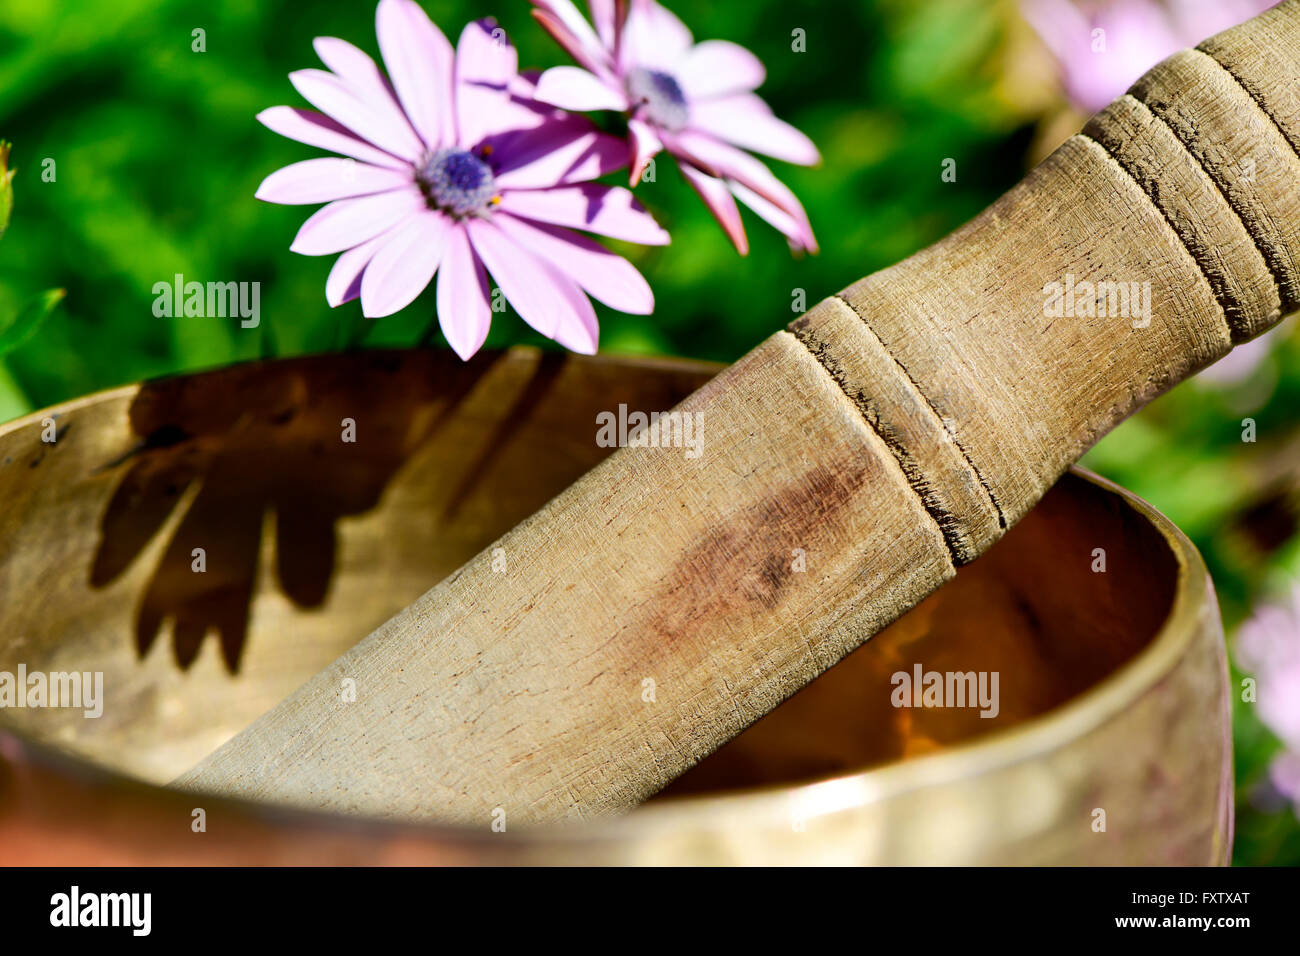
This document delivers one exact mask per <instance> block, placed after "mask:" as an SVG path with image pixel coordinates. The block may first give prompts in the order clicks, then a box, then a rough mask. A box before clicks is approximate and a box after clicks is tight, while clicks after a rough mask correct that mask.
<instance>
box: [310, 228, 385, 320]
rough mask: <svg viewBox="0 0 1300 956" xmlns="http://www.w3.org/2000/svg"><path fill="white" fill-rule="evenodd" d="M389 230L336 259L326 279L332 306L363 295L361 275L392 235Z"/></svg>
mask: <svg viewBox="0 0 1300 956" xmlns="http://www.w3.org/2000/svg"><path fill="white" fill-rule="evenodd" d="M391 232H392V231H391V230H389V232H386V233H383V234H382V235H378V236H375V238H373V239H368V240H366V241H365V242H363V243H361V245H359V246H354V247H353V248H351V249H349V250H348V251H347V252H345V253H343V255H341V256H339V257H338V259H336V260H335V261H334V266H333V268H331V269H330V274H329V278H327V279H326V280H325V301H326V302H328V303H329V304H330V307H331V308H337V307H338V306H340V305H342V304H343V303H344V302H351V301H352V300H353V299H355V298H357V297H358V296H359V295H361V275H362V273H364V272H365V271H366V266H368V265H369V264H370V260H371V259H373V258H374V257H375V253H376V252H378V251H379V250H380V248H382V247H383V245H384V243H385V242H387V241H388V237H389V236H390V235H391Z"/></svg>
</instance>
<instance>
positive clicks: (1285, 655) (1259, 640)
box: [1235, 587, 1300, 814]
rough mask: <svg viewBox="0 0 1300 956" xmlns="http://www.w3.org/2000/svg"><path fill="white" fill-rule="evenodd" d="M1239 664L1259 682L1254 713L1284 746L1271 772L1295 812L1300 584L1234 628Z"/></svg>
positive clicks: (1299, 777)
mask: <svg viewBox="0 0 1300 956" xmlns="http://www.w3.org/2000/svg"><path fill="white" fill-rule="evenodd" d="M1235 651H1236V658H1237V662H1238V664H1240V665H1241V667H1242V668H1243V669H1244V670H1246V671H1247V672H1249V673H1253V674H1254V675H1255V678H1256V680H1257V681H1258V694H1259V703H1258V705H1257V706H1258V707H1259V717H1260V720H1261V721H1263V723H1264V724H1265V726H1267V727H1268V728H1269V729H1270V730H1271V731H1273V733H1274V734H1275V735H1277V737H1278V739H1279V740H1281V741H1282V743H1283V744H1284V745H1285V748H1286V749H1285V750H1284V751H1283V752H1282V753H1281V754H1279V755H1278V756H1277V757H1276V758H1274V760H1273V764H1272V766H1271V767H1270V777H1271V779H1272V782H1273V785H1274V787H1276V788H1277V789H1278V791H1280V792H1281V793H1283V794H1284V795H1285V796H1287V797H1288V798H1289V799H1290V800H1291V801H1292V802H1293V803H1294V804H1295V807H1296V813H1297V814H1300V587H1298V588H1296V589H1295V590H1293V591H1292V592H1291V595H1290V599H1289V600H1288V601H1286V602H1285V603H1282V604H1278V605H1274V606H1264V607H1261V608H1259V609H1257V610H1256V611H1255V614H1254V616H1253V617H1251V618H1250V619H1249V620H1248V621H1246V623H1244V624H1243V625H1242V626H1241V629H1240V630H1239V631H1238V632H1237V640H1236V644H1235Z"/></svg>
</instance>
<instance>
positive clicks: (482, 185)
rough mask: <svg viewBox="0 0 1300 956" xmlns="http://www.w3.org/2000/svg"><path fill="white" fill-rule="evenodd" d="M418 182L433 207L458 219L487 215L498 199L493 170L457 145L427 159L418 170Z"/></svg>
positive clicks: (435, 153) (423, 160) (430, 154)
mask: <svg viewBox="0 0 1300 956" xmlns="http://www.w3.org/2000/svg"><path fill="white" fill-rule="evenodd" d="M415 181H416V182H417V183H419V184H420V190H421V192H423V193H424V198H425V199H426V200H428V203H429V205H430V206H432V207H434V208H436V209H441V210H443V211H444V212H448V213H450V214H451V215H453V216H458V217H464V216H474V215H479V214H481V213H483V212H485V211H486V210H487V208H488V206H489V205H490V204H491V203H492V200H493V199H495V198H496V197H497V181H496V177H495V176H493V175H492V167H490V166H489V165H488V164H487V163H485V162H484V161H483V160H482V159H480V158H479V157H478V156H475V155H474V154H473V153H471V152H470V151H469V150H467V149H460V148H458V147H454V146H453V147H450V148H448V149H440V150H438V151H437V152H433V153H429V154H428V155H427V156H425V157H424V159H422V160H421V161H420V163H419V165H418V166H416V168H415Z"/></svg>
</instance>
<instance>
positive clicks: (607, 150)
mask: <svg viewBox="0 0 1300 956" xmlns="http://www.w3.org/2000/svg"><path fill="white" fill-rule="evenodd" d="M492 146H493V154H492V159H493V163H494V169H495V173H496V180H497V183H498V185H500V186H501V188H502V189H540V188H543V187H548V186H559V185H564V184H566V183H580V182H586V181H587V180H591V179H599V178H600V177H601V176H604V175H605V174H607V173H611V172H613V171H614V170H616V169H621V168H622V167H623V166H624V165H625V164H626V163H627V143H626V142H625V141H624V140H623V139H621V138H619V137H617V136H613V135H611V134H609V133H601V132H598V131H597V130H596V129H595V127H594V126H592V124H591V123H590V121H588V120H586V119H584V118H583V117H580V116H566V117H564V118H562V119H556V120H554V121H552V122H548V123H546V124H544V125H543V126H539V127H537V128H536V129H531V130H524V131H522V132H518V133H511V134H506V135H505V136H502V137H499V138H496V139H494V140H493V142H492Z"/></svg>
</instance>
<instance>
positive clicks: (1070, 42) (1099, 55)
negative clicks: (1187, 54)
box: [1022, 0, 1277, 113]
mask: <svg viewBox="0 0 1300 956" xmlns="http://www.w3.org/2000/svg"><path fill="white" fill-rule="evenodd" d="M1276 3H1277V0H1165V2H1163V3H1161V2H1158V0H1023V2H1022V9H1023V10H1024V14H1025V19H1027V20H1028V21H1029V23H1030V25H1032V26H1033V28H1034V30H1035V31H1037V33H1038V35H1039V36H1040V37H1041V38H1042V40H1043V43H1045V44H1046V45H1047V48H1048V49H1049V50H1050V51H1051V52H1052V55H1053V56H1054V57H1055V58H1056V61H1057V64H1058V65H1059V67H1060V70H1061V78H1062V83H1063V85H1064V87H1065V93H1066V95H1067V96H1068V97H1069V98H1070V101H1071V102H1073V103H1074V105H1075V106H1077V107H1079V109H1081V110H1083V111H1084V112H1087V113H1095V112H1096V111H1097V110H1100V109H1102V108H1103V107H1105V106H1108V105H1109V104H1110V102H1111V101H1112V100H1114V99H1116V98H1118V97H1119V96H1122V95H1123V94H1124V92H1125V91H1126V90H1128V88H1129V87H1130V86H1131V85H1132V84H1133V82H1134V81H1135V80H1136V79H1137V78H1138V77H1140V76H1141V75H1142V74H1143V73H1145V72H1146V71H1147V70H1149V69H1150V68H1151V67H1153V66H1155V65H1156V64H1157V63H1159V62H1160V61H1161V60H1163V59H1164V58H1165V57H1167V56H1169V55H1171V54H1173V53H1177V52H1178V51H1179V50H1181V49H1183V48H1184V47H1191V46H1195V45H1196V44H1198V43H1200V42H1201V41H1202V40H1204V39H1206V38H1207V37H1209V36H1212V35H1214V34H1215V33H1218V32H1219V31H1220V30H1226V29H1227V28H1228V27H1230V26H1234V25H1235V24H1238V23H1241V22H1242V21H1243V20H1248V19H1250V18H1251V17H1253V16H1255V14H1257V13H1260V12H1261V11H1263V10H1267V9H1268V8H1269V7H1271V6H1274V5H1275V4H1276Z"/></svg>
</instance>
